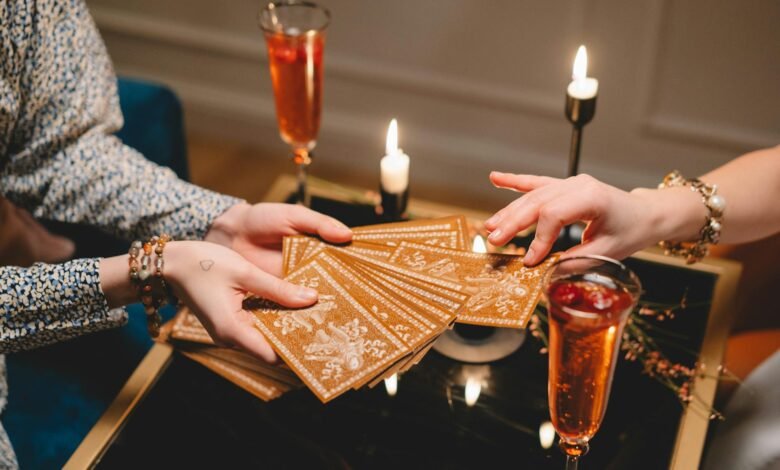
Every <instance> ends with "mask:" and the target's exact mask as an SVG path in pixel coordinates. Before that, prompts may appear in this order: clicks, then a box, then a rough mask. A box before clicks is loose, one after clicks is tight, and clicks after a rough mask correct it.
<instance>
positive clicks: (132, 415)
mask: <svg viewBox="0 0 780 470" xmlns="http://www.w3.org/2000/svg"><path fill="white" fill-rule="evenodd" d="M292 189H294V181H293V180H292V179H290V178H283V179H281V180H280V181H278V182H277V185H275V187H274V189H273V190H272V191H271V194H270V195H269V197H268V198H267V199H268V200H285V198H286V197H287V195H289V194H291V191H292ZM312 195H313V206H314V208H315V209H317V210H319V211H321V212H325V213H329V214H332V215H334V216H336V217H338V218H339V219H341V220H342V221H344V222H346V223H348V224H350V225H363V224H369V223H375V222H376V216H375V215H374V212H373V208H372V207H371V206H370V205H364V204H357V203H355V202H354V200H352V199H351V198H350V197H349V195H344V194H339V193H337V192H335V191H334V190H333V189H332V188H329V187H328V186H327V185H317V184H313V185H312ZM411 210H412V212H413V213H414V214H415V215H416V216H420V217H434V216H440V215H447V214H453V213H462V212H464V211H461V210H458V209H457V208H452V207H446V206H440V205H431V204H426V203H423V202H412V205H411ZM467 215H469V216H472V217H482V216H483V214H475V213H467ZM527 242H528V240H527V239H522V238H521V239H519V240H518V243H519V244H523V243H527ZM627 263H628V264H629V265H630V267H631V268H632V269H633V270H634V271H635V272H636V273H637V274H638V275H639V277H640V279H642V280H643V283H644V288H645V294H644V296H643V298H644V299H648V300H653V301H658V302H676V301H678V300H679V299H680V298H681V297H682V296H683V295H684V294H686V293H687V294H686V295H687V299H688V304H689V305H690V307H689V308H687V309H686V310H685V312H684V314H681V315H678V316H677V318H676V319H674V320H672V321H670V322H669V323H668V324H667V325H665V326H666V328H668V329H670V330H673V331H674V332H675V333H677V334H679V335H681V337H683V338H684V340H683V341H684V343H685V347H686V348H688V349H690V350H692V351H695V352H697V353H698V360H699V362H701V363H704V364H705V366H706V367H708V368H709V370H715V369H716V368H717V365H718V364H719V363H720V359H721V356H722V353H723V346H724V342H725V337H726V334H727V331H728V326H729V320H730V318H729V316H730V312H731V311H732V310H731V309H730V308H729V307H730V306H731V304H732V303H733V293H734V288H735V285H736V280H737V277H738V272H739V268H738V267H737V266H735V265H733V264H732V263H728V262H721V261H712V260H708V261H705V262H704V263H700V264H698V265H695V266H693V267H690V266H685V265H684V264H682V263H680V262H679V261H678V260H675V259H671V258H667V257H664V256H662V255H660V254H658V253H653V252H643V253H640V254H639V255H637V256H636V257H634V258H631V259H630V260H628V261H627ZM540 348H541V344H540V343H539V342H538V340H536V339H535V338H533V337H532V336H530V335H528V336H527V340H526V341H525V343H524V344H523V345H522V346H521V347H520V348H519V349H518V350H517V351H516V352H515V353H513V354H511V355H510V356H508V357H506V358H504V359H501V360H498V361H495V362H491V363H488V364H465V363H461V362H459V361H456V360H453V359H450V358H448V357H445V356H443V355H441V354H439V353H437V352H436V351H431V352H430V353H429V354H428V355H427V356H426V357H425V358H424V359H423V361H422V362H421V363H420V364H418V365H417V366H415V367H413V368H412V369H411V370H410V371H409V372H407V373H405V374H404V375H403V376H402V377H401V378H400V380H399V383H398V390H397V393H396V394H395V396H390V395H389V394H388V391H387V390H386V389H385V387H383V386H382V385H380V386H378V387H375V388H373V389H365V390H361V391H357V392H355V391H352V392H349V393H347V394H345V395H343V396H342V397H340V398H338V399H336V400H334V401H333V402H331V403H328V404H327V405H323V404H321V403H320V402H319V401H318V400H317V399H316V397H315V396H314V395H313V394H311V393H310V392H309V391H308V390H307V389H301V390H297V391H294V392H289V393H287V394H285V395H284V396H282V397H281V398H278V399H276V400H274V401H271V402H268V403H265V402H262V401H259V400H258V399H256V398H255V397H253V396H252V395H250V394H248V393H246V392H244V391H243V390H241V389H239V388H237V387H235V386H234V385H232V384H231V383H229V382H227V381H226V380H224V379H222V378H221V377H219V376H217V375H215V374H213V373H211V372H209V371H208V370H207V369H205V368H203V367H202V366H200V365H199V364H196V363H194V362H192V361H190V360H189V359H187V358H185V357H183V356H181V355H179V354H178V353H175V352H173V351H172V350H171V349H170V347H168V346H167V345H156V346H155V347H154V348H153V349H152V350H151V351H150V352H149V354H148V356H147V358H146V359H145V360H144V361H143V362H142V363H141V365H139V368H138V369H137V370H136V372H135V374H134V375H133V376H132V377H131V378H130V380H129V381H128V384H127V385H126V386H125V389H123V391H122V392H121V393H120V395H119V396H118V397H117V400H116V401H115V402H114V404H113V405H112V406H111V408H109V410H107V412H106V414H105V415H104V417H103V418H102V419H101V421H100V422H98V424H97V425H96V426H95V428H94V429H93V431H92V432H91V433H90V435H89V436H87V438H86V439H85V441H84V443H82V446H81V447H80V448H79V449H78V450H77V451H76V453H75V454H74V455H73V457H72V458H71V460H70V462H69V463H68V466H69V467H71V468H84V467H91V466H96V467H97V468H139V467H143V468H150V467H152V468H171V467H175V468H179V467H184V468H250V467H255V468H371V469H374V468H380V469H381V468H464V469H466V468H470V469H473V468H532V469H543V468H552V469H562V468H563V467H564V459H563V456H562V455H561V453H560V451H559V450H558V449H557V446H555V445H552V444H551V442H550V440H549V439H546V438H545V433H546V432H548V428H549V424H546V423H548V422H549V412H548V407H547V356H546V355H543V354H541V353H540V352H539V350H540ZM675 359H683V357H682V356H680V357H679V358H675ZM471 376H478V377H479V378H480V380H481V382H482V385H483V388H482V390H481V393H480V394H479V397H478V399H477V401H476V403H474V404H473V405H471V406H470V404H469V403H467V402H466V400H465V398H464V387H465V383H466V380H467V379H468V377H471ZM716 385H717V384H716V381H715V380H714V379H713V378H712V377H699V378H698V379H696V382H695V384H694V393H696V395H697V397H698V398H699V399H701V400H702V403H703V405H705V406H706V405H707V404H711V403H712V400H713V396H714V393H715V388H716ZM707 425H708V418H707V416H706V413H705V412H704V411H703V410H701V409H699V410H698V411H696V410H694V409H684V408H683V407H682V406H681V405H680V403H679V402H678V400H677V398H676V397H675V396H674V394H673V393H672V392H670V391H669V390H667V389H665V388H664V387H663V386H661V385H659V384H658V383H657V382H655V381H653V380H652V379H650V378H648V377H647V376H645V375H643V374H642V373H641V366H640V365H639V364H635V363H630V362H626V361H621V362H620V363H619V365H618V368H617V371H616V374H615V381H614V385H613V389H612V395H611V399H610V402H609V407H608V410H607V413H606V417H605V420H604V424H603V426H602V428H601V429H600V430H599V432H598V434H597V435H596V437H595V438H594V440H593V441H592V446H591V451H590V453H589V454H588V456H587V457H586V458H585V459H584V460H583V468H594V469H595V468H598V469H604V468H611V469H612V468H614V469H621V468H631V469H638V468H648V469H657V468H680V469H683V468H684V469H688V468H696V467H697V466H698V462H699V459H700V457H701V453H702V449H703V446H704V442H705V436H706V431H707Z"/></svg>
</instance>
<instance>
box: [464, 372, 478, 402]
mask: <svg viewBox="0 0 780 470" xmlns="http://www.w3.org/2000/svg"><path fill="white" fill-rule="evenodd" d="M481 392H482V383H481V381H480V380H478V379H476V378H474V377H469V378H468V379H467V380H466V404H467V405H468V406H474V405H475V404H476V403H477V400H478V399H479V394H480V393H481Z"/></svg>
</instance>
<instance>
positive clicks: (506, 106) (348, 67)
mask: <svg viewBox="0 0 780 470" xmlns="http://www.w3.org/2000/svg"><path fill="white" fill-rule="evenodd" d="M91 13H92V16H93V17H94V18H95V22H96V23H97V25H98V27H99V28H100V30H101V31H103V32H106V33H115V34H123V35H128V36H134V37H140V38H144V39H147V40H152V41H157V42H162V43H165V44H168V45H173V46H179V47H186V48H189V49H195V50H200V51H203V52H208V53H212V54H217V55H220V56H222V57H232V58H236V59H241V60H246V61H251V62H257V61H261V62H262V63H267V62H268V57H267V53H266V50H265V46H264V45H263V43H262V41H261V39H260V36H259V33H258V37H257V39H255V40H252V39H247V38H244V37H241V36H236V35H231V34H229V33H225V32H223V31H217V30H214V29H212V30H209V29H207V28H202V27H195V26H191V25H187V24H183V23H179V24H176V23H172V22H171V21H169V20H165V21H161V20H158V19H155V18H150V17H148V16H146V15H139V14H136V13H129V12H126V11H122V10H118V9H115V8H110V7H101V6H94V7H92V8H91ZM327 70H328V74H329V75H331V76H333V77H337V78H341V79H344V80H350V81H354V82H360V83H367V84H370V85H373V86H381V87H383V88H385V89H395V90H402V91H404V92H411V93H416V94H419V95H424V96H428V97H439V98H445V99H451V100H455V101H459V102H461V103H466V104H471V105H479V106H484V107H487V108H493V109H499V110H504V111H511V112H520V113H525V114H530V115H533V116H536V117H543V118H548V119H555V120H558V119H560V116H561V103H562V101H563V98H561V97H560V96H558V95H556V96H551V95H549V94H540V93H537V92H527V91H522V90H518V89H517V88H509V87H504V86H497V85H495V84H486V83H481V82H475V81H473V80H464V79H461V78H455V77H452V76H450V75H442V74H436V73H431V72H428V71H426V70H422V69H415V68H410V67H403V66H398V65H396V64H387V63H382V62H379V61H371V60H367V59H364V58H361V59H354V58H350V57H346V56H339V55H334V54H332V53H328V57H327Z"/></svg>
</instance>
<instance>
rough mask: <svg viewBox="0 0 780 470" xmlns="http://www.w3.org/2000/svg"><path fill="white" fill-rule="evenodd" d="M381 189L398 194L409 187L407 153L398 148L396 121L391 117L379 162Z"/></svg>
mask: <svg viewBox="0 0 780 470" xmlns="http://www.w3.org/2000/svg"><path fill="white" fill-rule="evenodd" d="M380 169H381V182H382V189H384V190H385V191H386V192H388V193H391V194H400V193H402V192H404V191H406V189H407V188H408V187H409V155H407V154H405V153H404V151H403V150H402V149H400V148H398V121H396V120H395V119H393V120H392V121H390V126H388V128H387V139H386V141H385V156H384V157H382V161H381V162H380Z"/></svg>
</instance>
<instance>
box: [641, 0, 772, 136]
mask: <svg viewBox="0 0 780 470" xmlns="http://www.w3.org/2000/svg"><path fill="white" fill-rule="evenodd" d="M647 5H648V7H647V8H648V10H649V12H648V15H647V22H648V24H649V27H648V30H647V40H646V41H644V42H645V45H646V46H645V50H644V51H643V53H644V56H645V61H644V65H643V68H644V73H643V74H642V76H643V77H645V80H644V82H643V83H642V85H641V87H640V90H641V93H642V97H641V100H640V112H639V123H640V129H641V131H642V132H643V133H645V134H646V135H649V136H652V137H657V138H661V139H666V140H669V141H673V142H681V143H684V144H692V145H698V146H707V147H721V148H724V147H725V148H728V149H732V150H736V151H745V150H752V149H758V148H765V147H772V146H775V145H778V144H780V134H773V133H768V132H757V131H755V130H753V129H749V128H744V127H739V126H733V125H727V124H723V123H718V122H715V121H710V122H705V121H700V120H694V119H691V118H686V117H683V116H675V115H673V114H668V113H666V114H665V113H660V112H659V111H658V110H657V109H656V107H655V106H654V103H656V102H657V101H658V100H657V98H658V96H659V95H660V93H661V90H660V87H659V86H658V83H659V76H660V74H661V71H662V70H663V67H664V63H663V53H664V51H665V49H666V47H667V44H666V43H667V40H666V38H665V31H666V28H667V25H668V19H669V14H670V11H671V8H672V3H671V2H670V0H654V1H652V2H648V3H647Z"/></svg>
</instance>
